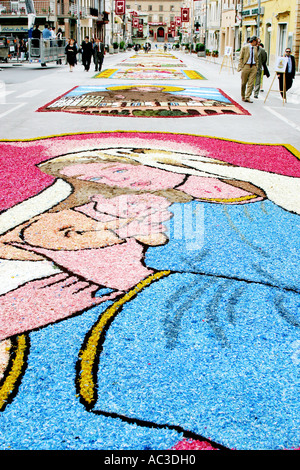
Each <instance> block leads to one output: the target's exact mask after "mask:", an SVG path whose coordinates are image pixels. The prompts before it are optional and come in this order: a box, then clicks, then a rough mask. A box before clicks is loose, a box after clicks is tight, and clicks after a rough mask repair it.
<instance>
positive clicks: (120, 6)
mask: <svg viewBox="0 0 300 470" xmlns="http://www.w3.org/2000/svg"><path fill="white" fill-rule="evenodd" d="M125 3H126V2H125V0H115V13H116V15H125V9H126V5H125Z"/></svg>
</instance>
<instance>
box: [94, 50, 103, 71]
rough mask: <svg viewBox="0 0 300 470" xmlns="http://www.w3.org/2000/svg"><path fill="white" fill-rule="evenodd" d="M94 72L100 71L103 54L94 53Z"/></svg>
mask: <svg viewBox="0 0 300 470" xmlns="http://www.w3.org/2000/svg"><path fill="white" fill-rule="evenodd" d="M94 60H95V71H97V70H99V72H100V70H101V69H102V64H103V54H102V53H99V52H95V58H94Z"/></svg>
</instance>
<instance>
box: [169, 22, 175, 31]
mask: <svg viewBox="0 0 300 470" xmlns="http://www.w3.org/2000/svg"><path fill="white" fill-rule="evenodd" d="M170 27H171V29H172V30H174V29H175V21H171V22H170Z"/></svg>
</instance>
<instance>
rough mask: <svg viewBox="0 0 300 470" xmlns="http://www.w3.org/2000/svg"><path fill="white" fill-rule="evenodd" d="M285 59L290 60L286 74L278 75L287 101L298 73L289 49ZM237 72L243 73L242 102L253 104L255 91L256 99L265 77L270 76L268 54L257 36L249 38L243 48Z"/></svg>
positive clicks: (281, 90)
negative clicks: (288, 91)
mask: <svg viewBox="0 0 300 470" xmlns="http://www.w3.org/2000/svg"><path fill="white" fill-rule="evenodd" d="M285 57H287V58H288V60H287V67H286V70H285V73H284V74H283V73H278V80H279V90H280V94H281V96H282V97H283V99H286V92H287V90H289V89H290V88H291V87H292V84H293V79H294V77H295V72H296V68H295V58H294V56H293V55H292V54H291V49H290V48H289V47H287V48H286V50H285ZM237 70H238V72H241V96H242V101H246V102H247V103H253V101H252V100H251V95H252V92H253V90H254V98H258V94H259V92H260V91H263V76H264V75H266V76H267V77H269V76H270V73H269V70H268V67H267V53H266V51H265V49H264V45H263V44H262V42H261V40H260V38H258V37H257V36H252V37H251V38H249V39H248V41H247V43H246V44H245V45H244V46H243V47H242V49H241V54H240V58H239V64H238V68H237ZM284 75H285V84H284Z"/></svg>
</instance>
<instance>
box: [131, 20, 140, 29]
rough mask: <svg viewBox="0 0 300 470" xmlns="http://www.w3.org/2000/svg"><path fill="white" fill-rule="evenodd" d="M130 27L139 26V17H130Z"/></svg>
mask: <svg viewBox="0 0 300 470" xmlns="http://www.w3.org/2000/svg"><path fill="white" fill-rule="evenodd" d="M132 27H133V28H138V27H139V19H138V18H132Z"/></svg>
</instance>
